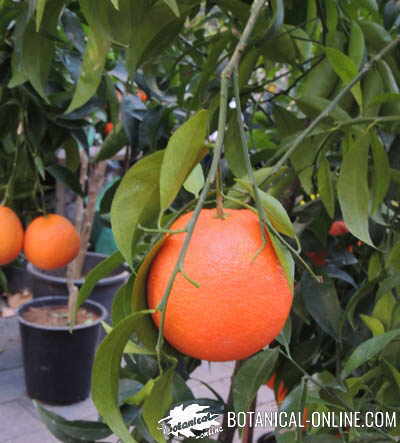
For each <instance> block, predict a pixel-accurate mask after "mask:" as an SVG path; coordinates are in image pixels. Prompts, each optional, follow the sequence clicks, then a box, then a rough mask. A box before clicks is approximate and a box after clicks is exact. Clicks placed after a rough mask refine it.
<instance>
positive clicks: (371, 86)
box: [362, 66, 384, 117]
mask: <svg viewBox="0 0 400 443" xmlns="http://www.w3.org/2000/svg"><path fill="white" fill-rule="evenodd" d="M362 91H363V103H364V109H363V114H364V115H365V116H366V117H374V116H376V115H378V114H379V110H380V109H381V105H382V102H381V103H379V101H377V99H379V98H381V97H382V94H383V93H384V84H383V81H382V77H381V75H380V73H379V71H378V68H377V67H376V66H373V67H372V68H371V69H370V70H369V71H368V72H367V73H366V74H365V76H364V79H363V81H362Z"/></svg>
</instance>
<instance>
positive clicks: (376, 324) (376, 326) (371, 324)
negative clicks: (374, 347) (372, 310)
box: [360, 314, 385, 337]
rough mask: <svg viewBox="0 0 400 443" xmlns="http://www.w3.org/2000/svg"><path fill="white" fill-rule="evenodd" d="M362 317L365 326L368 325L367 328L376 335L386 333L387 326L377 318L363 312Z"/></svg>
mask: <svg viewBox="0 0 400 443" xmlns="http://www.w3.org/2000/svg"><path fill="white" fill-rule="evenodd" d="M360 317H361V320H362V321H363V322H364V324H365V326H367V328H368V329H369V330H370V331H371V332H372V334H373V336H374V337H376V336H378V335H381V334H384V333H385V327H384V326H383V324H382V323H381V321H380V320H378V319H377V318H374V317H370V316H369V315H364V314H361V315H360Z"/></svg>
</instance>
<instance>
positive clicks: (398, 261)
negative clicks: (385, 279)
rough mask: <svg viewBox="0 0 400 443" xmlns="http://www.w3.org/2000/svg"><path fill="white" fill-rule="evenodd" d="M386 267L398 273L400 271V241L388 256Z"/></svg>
mask: <svg viewBox="0 0 400 443" xmlns="http://www.w3.org/2000/svg"><path fill="white" fill-rule="evenodd" d="M385 267H386V268H387V269H392V270H393V271H395V272H396V273H397V272H399V270H400V241H397V242H396V243H395V244H394V245H393V247H392V249H391V250H390V252H389V255H388V256H387V259H386V262H385Z"/></svg>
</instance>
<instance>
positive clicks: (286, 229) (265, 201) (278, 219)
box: [258, 189, 296, 238]
mask: <svg viewBox="0 0 400 443" xmlns="http://www.w3.org/2000/svg"><path fill="white" fill-rule="evenodd" d="M258 194H259V196H260V200H261V205H262V207H263V208H264V210H265V212H266V213H267V216H268V219H269V221H270V222H271V224H272V226H273V227H274V228H275V229H276V230H277V231H278V232H280V233H282V234H284V235H287V236H289V237H292V238H294V237H296V232H295V230H294V227H293V223H292V222H291V220H290V218H289V216H288V213H287V212H286V209H285V208H284V207H283V205H282V203H281V202H280V201H279V200H278V199H276V198H275V197H272V195H270V194H267V193H266V192H264V191H262V190H261V189H259V191H258Z"/></svg>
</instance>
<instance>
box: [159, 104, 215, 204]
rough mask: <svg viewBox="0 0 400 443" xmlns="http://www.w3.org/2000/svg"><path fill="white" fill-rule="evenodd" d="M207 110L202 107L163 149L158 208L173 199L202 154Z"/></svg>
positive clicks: (205, 134) (207, 116)
mask: <svg viewBox="0 0 400 443" xmlns="http://www.w3.org/2000/svg"><path fill="white" fill-rule="evenodd" d="M208 119H209V113H208V111H206V110H204V109H203V110H201V111H199V112H197V113H196V114H195V115H193V116H192V117H191V118H190V119H189V120H188V121H187V122H185V123H184V124H183V125H182V126H181V127H180V128H179V129H178V130H177V131H175V132H174V134H173V135H172V137H171V138H170V140H169V142H168V146H167V148H166V150H165V154H164V158H163V162H162V166H161V173H160V202H161V210H162V211H165V210H166V209H167V208H168V207H169V206H170V205H171V203H172V202H173V201H174V200H175V197H176V196H177V194H178V192H179V190H180V188H181V186H182V184H183V183H184V181H185V180H186V178H187V176H188V175H189V173H190V172H191V171H192V169H193V168H194V166H195V165H196V164H197V163H198V162H199V159H200V158H201V157H202V156H203V154H204V150H205V147H204V143H205V138H206V136H207V130H208Z"/></svg>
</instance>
